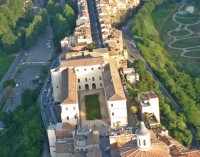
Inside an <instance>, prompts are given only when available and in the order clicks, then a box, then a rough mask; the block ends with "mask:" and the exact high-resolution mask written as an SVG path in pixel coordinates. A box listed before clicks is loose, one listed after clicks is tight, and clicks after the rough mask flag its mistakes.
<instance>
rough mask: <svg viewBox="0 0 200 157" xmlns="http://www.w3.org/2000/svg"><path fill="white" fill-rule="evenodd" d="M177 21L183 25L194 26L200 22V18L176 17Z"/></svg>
mask: <svg viewBox="0 0 200 157" xmlns="http://www.w3.org/2000/svg"><path fill="white" fill-rule="evenodd" d="M176 20H177V21H178V22H180V23H182V24H193V23H196V22H198V21H199V18H197V17H193V18H184V17H182V18H180V17H176Z"/></svg>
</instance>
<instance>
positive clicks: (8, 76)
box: [0, 49, 25, 99]
mask: <svg viewBox="0 0 200 157" xmlns="http://www.w3.org/2000/svg"><path fill="white" fill-rule="evenodd" d="M24 55H25V51H24V50H23V49H22V50H21V51H20V52H19V54H18V55H17V57H16V58H15V60H14V62H13V63H12V65H11V66H10V68H9V69H8V71H7V73H6V74H5V76H4V77H3V79H2V80H1V83H0V99H1V98H2V93H3V82H4V81H6V80H9V79H13V76H14V75H15V74H16V72H17V70H18V67H19V65H20V61H21V60H22V58H23V57H24Z"/></svg>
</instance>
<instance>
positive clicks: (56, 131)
mask: <svg viewBox="0 0 200 157" xmlns="http://www.w3.org/2000/svg"><path fill="white" fill-rule="evenodd" d="M47 134H48V139H49V148H50V154H51V157H101V156H102V155H101V151H100V148H99V144H100V142H99V132H98V131H91V130H87V129H79V128H75V126H74V125H71V124H69V123H57V124H56V125H50V126H49V128H48V129H47Z"/></svg>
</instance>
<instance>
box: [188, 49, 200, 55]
mask: <svg viewBox="0 0 200 157" xmlns="http://www.w3.org/2000/svg"><path fill="white" fill-rule="evenodd" d="M185 55H187V56H191V57H200V50H196V51H189V52H187V53H186V54H185Z"/></svg>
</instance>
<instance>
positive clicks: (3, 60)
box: [0, 53, 15, 81]
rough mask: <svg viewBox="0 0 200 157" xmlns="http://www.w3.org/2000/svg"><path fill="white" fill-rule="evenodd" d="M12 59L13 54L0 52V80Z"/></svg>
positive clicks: (13, 57)
mask: <svg viewBox="0 0 200 157" xmlns="http://www.w3.org/2000/svg"><path fill="white" fill-rule="evenodd" d="M14 59H15V56H13V55H5V54H3V53H0V81H1V80H2V78H3V76H4V75H5V73H6V72H7V70H8V69H9V67H10V65H11V64H12V62H13V61H14Z"/></svg>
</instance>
